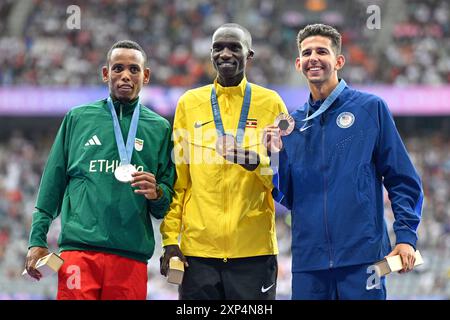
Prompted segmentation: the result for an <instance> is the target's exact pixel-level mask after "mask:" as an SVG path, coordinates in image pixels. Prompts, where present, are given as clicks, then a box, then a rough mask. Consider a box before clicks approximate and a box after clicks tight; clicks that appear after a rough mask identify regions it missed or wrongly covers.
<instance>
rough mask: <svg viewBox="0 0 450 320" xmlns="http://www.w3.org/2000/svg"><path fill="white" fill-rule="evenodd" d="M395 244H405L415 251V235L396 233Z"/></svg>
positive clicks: (411, 233)
mask: <svg viewBox="0 0 450 320" xmlns="http://www.w3.org/2000/svg"><path fill="white" fill-rule="evenodd" d="M395 236H396V241H395V244H399V243H407V244H409V245H411V246H412V247H413V248H414V250H416V244H417V234H416V233H413V232H410V231H397V232H396V233H395Z"/></svg>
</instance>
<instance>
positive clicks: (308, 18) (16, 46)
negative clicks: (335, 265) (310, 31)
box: [0, 0, 450, 299]
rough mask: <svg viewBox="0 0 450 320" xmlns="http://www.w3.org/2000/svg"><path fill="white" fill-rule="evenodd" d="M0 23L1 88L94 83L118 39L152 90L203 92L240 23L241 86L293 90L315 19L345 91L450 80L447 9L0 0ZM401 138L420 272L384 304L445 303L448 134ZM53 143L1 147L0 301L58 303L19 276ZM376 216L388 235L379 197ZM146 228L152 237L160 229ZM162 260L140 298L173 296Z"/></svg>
mask: <svg viewBox="0 0 450 320" xmlns="http://www.w3.org/2000/svg"><path fill="white" fill-rule="evenodd" d="M74 3H76V4H77V5H78V6H80V8H81V29H80V30H68V29H67V28H66V19H67V16H68V15H67V13H66V8H67V7H68V6H69V5H71V4H74ZM369 4H376V5H379V6H380V7H381V10H382V12H383V17H382V19H383V24H382V28H385V30H384V31H385V32H375V31H374V30H370V29H368V28H367V27H366V20H367V17H368V13H367V12H366V9H367V6H368V5H369ZM0 17H1V19H0V86H14V85H31V86H48V85H64V86H81V85H83V86H84V85H102V84H101V82H100V81H101V79H100V76H99V71H100V67H101V66H102V65H103V64H104V60H105V54H106V52H107V50H108V49H109V47H110V46H111V44H112V43H114V42H115V41H116V40H117V39H126V38H129V39H133V40H136V41H137V42H139V43H140V44H142V45H143V47H144V49H145V50H146V51H147V52H148V53H149V56H150V66H151V68H152V70H153V74H152V81H151V82H152V83H153V84H159V85H165V86H183V87H194V86H198V85H201V84H205V83H209V82H210V81H211V79H212V77H213V76H214V72H213V70H212V69H211V66H210V64H211V63H210V58H209V49H210V41H211V35H212V32H213V30H214V29H215V28H216V27H217V26H218V25H220V24H222V23H225V22H229V21H236V22H239V23H242V24H243V25H244V26H246V27H248V29H249V30H250V32H251V33H252V35H253V41H254V44H253V47H254V49H255V51H256V57H255V60H254V61H253V63H252V64H251V65H250V70H249V74H248V77H249V79H250V80H251V81H253V82H255V83H258V84H261V85H267V84H271V85H273V84H282V85H297V86H298V85H300V84H301V80H300V77H299V75H298V74H297V73H296V72H295V69H294V67H293V63H294V60H295V57H296V55H297V48H296V43H295V37H296V35H297V32H298V30H299V29H300V28H301V26H304V25H305V24H307V23H312V22H317V21H321V22H324V23H329V24H332V25H334V26H336V27H337V28H338V29H339V30H340V31H341V32H342V34H343V53H344V55H345V56H346V58H347V65H346V67H345V68H344V70H343V72H342V74H341V75H342V77H343V78H345V79H346V81H347V82H349V83H350V84H373V83H381V84H395V85H402V84H427V85H437V84H447V83H449V82H450V57H449V56H450V55H449V52H450V42H449V41H448V40H447V41H445V39H448V38H449V34H450V24H449V3H448V2H446V1H434V0H421V1H419V0H408V1H405V0H398V1H381V0H378V1H377V0H372V1H368V0H355V1H326V0H302V1H289V0H278V1H270V0H246V1H234V0H233V1H216V0H209V1H206V0H146V1H126V0H121V1H112V0H91V1H74V0H60V1H43V0H29V1H14V0H2V1H1V2H0ZM349 17H351V18H350V19H349ZM124 26H127V27H126V28H124ZM1 121H5V120H4V119H2V120H1ZM423 121H426V120H423ZM447 129H448V128H447ZM402 134H403V138H404V139H405V143H406V145H407V148H408V151H409V152H410V154H411V156H412V159H413V162H414V163H415V165H416V167H417V168H418V170H419V172H420V175H421V177H422V178H423V182H424V188H425V197H426V198H425V205H424V211H423V215H424V219H423V221H422V223H421V224H420V227H419V239H420V240H419V247H418V249H420V250H421V252H422V255H423V256H424V259H425V262H426V264H425V265H424V266H422V267H420V268H418V269H417V271H414V272H413V273H410V274H407V275H402V276H398V275H392V276H390V277H389V279H388V289H389V291H388V293H389V297H390V298H400V299H402V298H438V299H450V182H449V181H450V141H449V134H448V132H447V133H446V132H443V131H442V130H441V131H439V130H434V132H433V133H430V135H427V136H425V135H421V134H418V133H416V132H415V129H414V128H413V127H412V128H409V130H407V132H403V133H402ZM54 135H55V132H50V133H49V132H40V131H36V132H32V134H27V133H26V132H24V131H23V129H20V128H18V130H17V131H15V132H10V133H8V134H7V135H6V137H3V138H1V139H0V299H46V298H48V299H53V298H54V297H55V294H56V277H53V278H49V279H44V280H42V281H41V283H39V284H37V285H30V284H29V283H28V282H26V281H25V280H23V279H21V277H20V273H21V271H22V270H23V266H24V257H25V255H26V249H27V241H28V239H27V238H28V233H29V227H30V223H31V215H32V212H33V208H34V204H35V199H36V193H37V190H38V187H39V181H40V177H41V174H42V169H43V166H44V164H45V161H46V159H47V155H48V152H49V150H50V147H51V144H52V142H53V139H54ZM386 211H387V215H386V219H387V223H388V226H392V221H393V217H392V212H391V210H390V207H389V200H388V199H387V198H386ZM289 218H290V216H289V212H287V211H286V210H285V209H284V208H283V207H281V206H280V207H277V234H278V241H279V248H280V255H279V258H278V260H279V280H278V289H277V291H278V294H277V298H279V299H289V298H290V279H291V274H290V263H291V260H290V226H289ZM154 228H155V230H156V231H157V230H158V229H159V222H158V221H154ZM390 230H391V232H392V228H391V229H390ZM58 233H59V220H57V222H56V223H54V224H53V226H52V228H51V229H50V232H49V236H48V241H49V245H50V248H52V249H53V250H57V245H56V242H57V236H58ZM155 234H156V235H158V232H155ZM392 236H393V234H392ZM160 253H161V248H159V247H158V248H157V251H156V252H155V255H154V257H153V258H152V259H151V261H150V263H149V283H148V286H149V290H148V291H149V296H148V297H149V299H176V297H177V290H176V287H175V286H173V285H169V284H167V282H166V280H165V279H164V278H163V277H162V276H160V274H159V255H160Z"/></svg>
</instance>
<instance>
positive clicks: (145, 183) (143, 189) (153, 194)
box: [131, 171, 161, 200]
mask: <svg viewBox="0 0 450 320" xmlns="http://www.w3.org/2000/svg"><path fill="white" fill-rule="evenodd" d="M132 175H133V180H131V186H132V187H135V188H139V189H137V190H134V193H137V194H142V195H143V196H145V197H146V198H147V199H148V200H155V199H159V198H160V197H161V191H160V192H159V194H158V185H157V183H156V178H155V176H154V175H153V174H152V173H149V172H145V171H138V172H135V173H133V174H132Z"/></svg>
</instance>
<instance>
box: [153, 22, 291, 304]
mask: <svg viewBox="0 0 450 320" xmlns="http://www.w3.org/2000/svg"><path fill="white" fill-rule="evenodd" d="M250 48H251V36H250V34H249V33H248V31H247V30H246V29H245V28H243V27H241V26H239V25H236V24H226V25H223V26H221V27H219V28H218V29H217V30H216V32H215V33H214V35H213V43H212V49H211V59H212V61H213V65H214V67H215V69H216V70H217V72H218V76H217V79H216V80H215V81H214V84H212V85H207V86H203V87H201V88H197V89H193V90H189V91H187V92H186V93H185V94H184V95H183V96H182V97H181V98H180V100H179V102H178V106H177V109H176V112H175V120H174V126H173V128H174V133H173V138H174V144H175V148H174V155H175V157H174V161H175V163H176V173H177V180H176V183H175V188H174V189H175V194H174V196H173V201H172V204H171V206H170V209H169V212H168V214H167V215H166V217H165V219H164V221H163V223H162V225H161V233H162V238H163V246H164V248H165V252H164V255H163V257H162V259H161V273H162V274H163V275H166V274H167V268H168V261H169V259H170V258H171V257H173V256H178V257H180V258H181V259H182V260H183V261H184V262H185V265H186V266H187V268H186V272H185V275H184V280H183V283H182V285H181V288H180V298H181V299H274V298H275V291H276V290H275V289H276V272H277V262H276V254H278V248H277V241H276V233H275V209H274V201H273V198H272V195H271V190H272V188H273V185H272V170H271V169H270V165H269V158H268V157H267V154H266V149H265V148H264V147H263V144H262V133H263V128H264V127H265V126H267V125H270V124H272V123H273V122H274V121H275V118H276V117H277V116H278V115H279V114H280V113H287V110H286V107H285V105H284V103H283V101H282V100H281V98H280V97H279V95H278V94H277V93H276V92H274V91H272V90H269V89H266V88H263V87H261V86H258V85H255V84H250V83H249V82H247V79H246V77H245V67H246V62H247V60H249V59H251V58H252V56H253V51H252V50H251V49H250ZM224 137H225V138H224ZM230 137H231V140H232V142H231V144H228V143H230V139H229V138H230ZM227 139H228V140H227ZM223 140H227V141H228V143H227V144H226V145H225V146H224V145H222V143H221V142H222V141H223ZM222 150H224V151H223V152H222ZM180 236H181V239H179V237H180ZM179 240H181V241H180V245H181V252H180V248H179V247H178V243H179Z"/></svg>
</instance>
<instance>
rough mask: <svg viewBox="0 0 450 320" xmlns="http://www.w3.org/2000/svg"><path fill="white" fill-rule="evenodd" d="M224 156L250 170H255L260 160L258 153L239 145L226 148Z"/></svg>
mask: <svg viewBox="0 0 450 320" xmlns="http://www.w3.org/2000/svg"><path fill="white" fill-rule="evenodd" d="M223 157H224V158H225V159H226V160H228V161H230V162H233V163H237V164H239V165H241V166H242V167H243V168H244V169H245V170H248V171H253V170H255V169H256V168H257V167H258V165H259V162H260V159H259V155H258V153H256V152H255V151H251V150H246V149H242V148H239V147H235V148H232V149H226V150H225V153H224V155H223Z"/></svg>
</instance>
